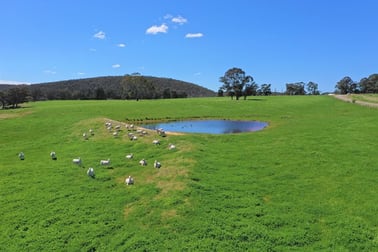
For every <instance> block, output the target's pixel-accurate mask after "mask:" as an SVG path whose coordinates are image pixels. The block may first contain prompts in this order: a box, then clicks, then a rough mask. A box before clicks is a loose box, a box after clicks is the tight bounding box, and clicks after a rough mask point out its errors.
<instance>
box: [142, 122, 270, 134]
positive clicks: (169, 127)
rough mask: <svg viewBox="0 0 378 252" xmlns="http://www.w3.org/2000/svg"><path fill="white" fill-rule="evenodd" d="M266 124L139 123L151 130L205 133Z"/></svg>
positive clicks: (226, 131)
mask: <svg viewBox="0 0 378 252" xmlns="http://www.w3.org/2000/svg"><path fill="white" fill-rule="evenodd" d="M266 126H268V123H266V122H259V121H231V120H189V121H174V122H165V123H154V124H145V125H141V127H144V128H147V129H153V130H155V129H159V128H163V129H164V130H166V131H172V132H184V133H207V134H228V133H241V132H251V131H258V130H262V129H264V128H265V127H266Z"/></svg>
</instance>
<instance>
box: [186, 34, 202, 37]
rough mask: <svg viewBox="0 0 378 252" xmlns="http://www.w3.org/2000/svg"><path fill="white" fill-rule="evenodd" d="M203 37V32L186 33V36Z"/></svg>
mask: <svg viewBox="0 0 378 252" xmlns="http://www.w3.org/2000/svg"><path fill="white" fill-rule="evenodd" d="M201 37H203V34H202V33H188V34H186V35H185V38H201Z"/></svg>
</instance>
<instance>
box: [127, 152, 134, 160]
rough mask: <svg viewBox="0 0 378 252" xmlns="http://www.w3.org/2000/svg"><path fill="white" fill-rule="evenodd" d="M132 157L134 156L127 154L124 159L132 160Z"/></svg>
mask: <svg viewBox="0 0 378 252" xmlns="http://www.w3.org/2000/svg"><path fill="white" fill-rule="evenodd" d="M133 157H134V154H133V153H130V154H127V155H126V158H127V159H132V158H133Z"/></svg>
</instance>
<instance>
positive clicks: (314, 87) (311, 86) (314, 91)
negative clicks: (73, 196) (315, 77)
mask: <svg viewBox="0 0 378 252" xmlns="http://www.w3.org/2000/svg"><path fill="white" fill-rule="evenodd" d="M306 88H307V93H308V94H310V95H319V90H318V84H317V83H315V82H312V81H309V82H308V83H307V84H306Z"/></svg>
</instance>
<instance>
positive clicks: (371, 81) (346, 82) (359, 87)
mask: <svg viewBox="0 0 378 252" xmlns="http://www.w3.org/2000/svg"><path fill="white" fill-rule="evenodd" d="M335 89H336V90H335V93H338V94H376V93H378V74H371V75H370V76H369V77H364V78H362V79H361V80H360V81H359V82H356V81H353V80H352V78H350V77H349V76H345V77H344V78H342V79H341V80H340V81H338V82H337V84H336V86H335Z"/></svg>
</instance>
